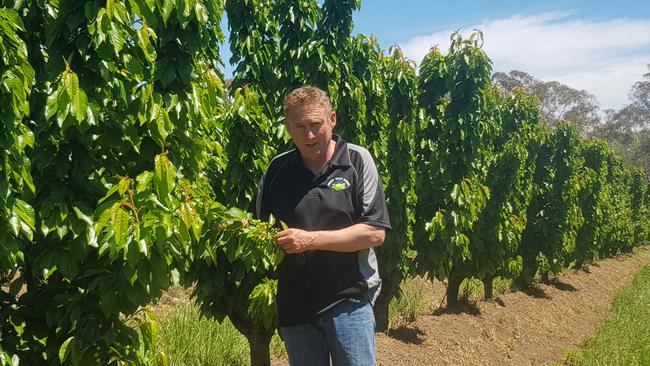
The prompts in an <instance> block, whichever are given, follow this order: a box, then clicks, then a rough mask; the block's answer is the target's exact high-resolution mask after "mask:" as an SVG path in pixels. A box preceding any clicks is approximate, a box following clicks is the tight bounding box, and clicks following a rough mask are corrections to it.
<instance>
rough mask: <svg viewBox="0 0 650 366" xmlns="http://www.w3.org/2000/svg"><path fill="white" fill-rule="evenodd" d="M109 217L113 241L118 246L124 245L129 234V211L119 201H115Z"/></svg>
mask: <svg viewBox="0 0 650 366" xmlns="http://www.w3.org/2000/svg"><path fill="white" fill-rule="evenodd" d="M111 219H112V222H113V231H114V233H115V243H116V244H117V246H118V249H119V248H123V247H124V246H126V240H127V237H128V235H129V213H128V211H126V210H125V209H124V208H123V207H122V203H121V202H116V203H115V204H114V205H113V207H112V208H111Z"/></svg>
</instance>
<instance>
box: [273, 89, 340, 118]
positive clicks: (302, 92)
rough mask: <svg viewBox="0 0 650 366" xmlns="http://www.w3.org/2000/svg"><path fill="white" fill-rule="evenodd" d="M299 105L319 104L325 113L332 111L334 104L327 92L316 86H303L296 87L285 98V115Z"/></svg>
mask: <svg viewBox="0 0 650 366" xmlns="http://www.w3.org/2000/svg"><path fill="white" fill-rule="evenodd" d="M298 106H317V107H322V108H323V110H324V111H325V113H327V114H329V113H330V112H331V111H332V104H331V103H330V98H329V97H328V96H327V93H326V92H325V91H323V90H321V89H319V88H317V87H315V86H303V87H300V88H298V89H294V90H293V91H292V92H291V93H289V95H287V97H286V98H284V115H285V116H286V115H287V114H288V113H289V111H291V110H292V109H293V108H295V107H298Z"/></svg>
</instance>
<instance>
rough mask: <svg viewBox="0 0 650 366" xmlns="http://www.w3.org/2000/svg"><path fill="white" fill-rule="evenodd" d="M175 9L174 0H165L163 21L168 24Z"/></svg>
mask: <svg viewBox="0 0 650 366" xmlns="http://www.w3.org/2000/svg"><path fill="white" fill-rule="evenodd" d="M173 10H174V0H164V1H163V6H162V17H163V22H165V24H167V20H168V19H169V16H170V15H171V13H172V11H173Z"/></svg>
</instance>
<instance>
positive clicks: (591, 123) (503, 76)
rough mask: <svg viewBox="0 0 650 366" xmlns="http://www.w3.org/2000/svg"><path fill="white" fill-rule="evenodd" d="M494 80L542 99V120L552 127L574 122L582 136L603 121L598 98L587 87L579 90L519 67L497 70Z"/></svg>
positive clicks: (509, 88) (500, 86) (591, 132)
mask: <svg viewBox="0 0 650 366" xmlns="http://www.w3.org/2000/svg"><path fill="white" fill-rule="evenodd" d="M492 81H493V82H494V83H495V84H496V85H497V86H498V87H499V88H501V89H502V90H504V91H505V92H512V91H513V90H514V89H515V88H517V87H521V88H524V90H526V91H527V92H528V93H529V94H531V95H533V96H536V97H537V98H539V108H540V111H541V121H542V123H543V124H545V125H547V126H549V127H551V128H554V127H556V126H557V124H558V123H559V122H560V121H564V120H566V121H571V122H572V123H573V124H574V125H575V126H576V129H577V131H578V133H579V134H580V136H582V137H588V136H591V135H592V134H593V132H594V130H595V129H596V128H597V127H598V125H599V124H600V122H601V119H600V116H599V112H600V109H599V105H598V102H597V101H596V98H595V97H594V96H593V95H591V94H589V93H587V92H586V91H584V90H576V89H573V88H571V87H569V86H567V85H564V84H562V83H560V82H557V81H548V82H546V81H542V80H539V79H536V78H534V77H533V76H531V75H529V74H527V73H525V72H523V71H518V70H513V71H510V72H509V73H503V72H496V73H494V75H493V76H492Z"/></svg>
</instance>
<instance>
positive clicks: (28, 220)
mask: <svg viewBox="0 0 650 366" xmlns="http://www.w3.org/2000/svg"><path fill="white" fill-rule="evenodd" d="M14 212H15V213H16V214H17V215H18V216H19V217H20V219H21V220H22V221H23V222H24V223H25V224H27V226H29V228H30V229H32V230H36V226H35V218H34V209H33V208H32V206H30V205H29V204H28V203H27V202H25V201H22V200H19V199H16V204H15V206H14Z"/></svg>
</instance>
